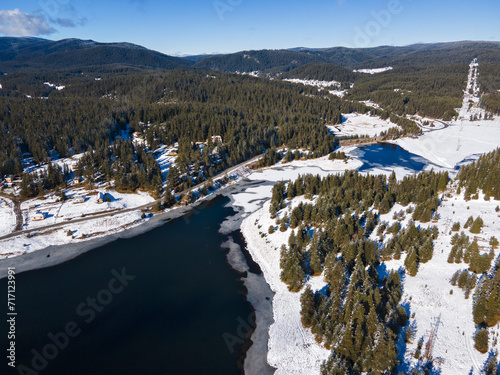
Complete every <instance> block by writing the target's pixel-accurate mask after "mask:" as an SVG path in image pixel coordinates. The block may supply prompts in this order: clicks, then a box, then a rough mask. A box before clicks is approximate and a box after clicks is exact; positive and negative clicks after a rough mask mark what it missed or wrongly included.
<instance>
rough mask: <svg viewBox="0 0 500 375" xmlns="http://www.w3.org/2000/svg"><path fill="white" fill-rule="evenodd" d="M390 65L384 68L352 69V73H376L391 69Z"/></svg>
mask: <svg viewBox="0 0 500 375" xmlns="http://www.w3.org/2000/svg"><path fill="white" fill-rule="evenodd" d="M392 69H393V68H392V66H386V67H385V68H376V69H354V70H353V72H354V73H365V74H377V73H383V72H387V71H388V70H392Z"/></svg>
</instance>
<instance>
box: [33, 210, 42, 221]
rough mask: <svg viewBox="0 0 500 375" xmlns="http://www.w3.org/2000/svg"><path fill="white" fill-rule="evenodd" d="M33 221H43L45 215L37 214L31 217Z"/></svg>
mask: <svg viewBox="0 0 500 375" xmlns="http://www.w3.org/2000/svg"><path fill="white" fill-rule="evenodd" d="M31 220H33V221H42V220H45V214H44V213H43V212H37V213H36V214H34V215H33V219H31Z"/></svg>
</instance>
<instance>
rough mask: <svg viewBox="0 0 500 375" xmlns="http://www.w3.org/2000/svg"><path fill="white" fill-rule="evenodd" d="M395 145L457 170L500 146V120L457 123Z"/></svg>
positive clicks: (406, 138) (402, 140) (400, 141)
mask: <svg viewBox="0 0 500 375" xmlns="http://www.w3.org/2000/svg"><path fill="white" fill-rule="evenodd" d="M393 143H395V144H397V145H399V146H401V147H402V148H404V149H405V150H407V151H409V152H411V153H413V154H417V155H420V156H422V157H424V158H426V159H428V160H429V161H431V162H432V163H434V164H437V165H440V166H443V167H446V168H454V167H455V165H457V164H458V163H460V162H461V161H463V160H465V159H469V158H473V157H474V156H476V155H479V154H483V153H487V152H490V151H493V150H494V149H496V148H497V147H499V146H500V117H495V118H494V119H493V120H479V121H468V120H459V121H454V122H451V123H450V126H449V127H447V128H445V129H441V130H436V131H432V132H426V133H424V134H423V135H422V136H421V137H418V138H408V137H405V138H400V139H397V140H396V141H393Z"/></svg>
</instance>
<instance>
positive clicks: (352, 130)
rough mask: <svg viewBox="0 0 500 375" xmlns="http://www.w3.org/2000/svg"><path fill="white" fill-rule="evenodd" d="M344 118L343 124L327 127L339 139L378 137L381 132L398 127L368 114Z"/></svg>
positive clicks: (344, 116)
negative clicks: (357, 136) (364, 136)
mask: <svg viewBox="0 0 500 375" xmlns="http://www.w3.org/2000/svg"><path fill="white" fill-rule="evenodd" d="M342 116H343V120H344V121H343V122H342V124H339V125H327V127H328V129H329V130H330V132H332V133H333V134H335V135H336V136H338V137H345V136H353V135H367V136H369V137H376V136H378V135H380V133H381V132H383V131H387V130H389V129H390V128H393V127H397V126H398V125H397V124H394V123H392V122H391V121H390V120H389V119H387V120H382V119H381V118H380V117H379V116H370V115H366V114H358V113H349V114H346V115H342Z"/></svg>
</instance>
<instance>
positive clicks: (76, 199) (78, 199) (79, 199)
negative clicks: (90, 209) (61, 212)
mask: <svg viewBox="0 0 500 375" xmlns="http://www.w3.org/2000/svg"><path fill="white" fill-rule="evenodd" d="M73 202H74V203H85V197H82V196H81V195H77V196H76V197H74V198H73Z"/></svg>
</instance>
